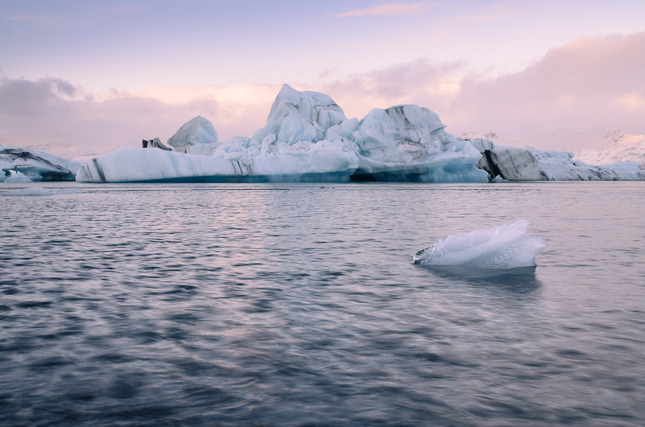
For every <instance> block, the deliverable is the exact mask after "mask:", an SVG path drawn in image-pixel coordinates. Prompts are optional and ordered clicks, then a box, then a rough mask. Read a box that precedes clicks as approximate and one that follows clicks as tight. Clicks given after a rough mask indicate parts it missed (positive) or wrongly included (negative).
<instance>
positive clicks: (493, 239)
mask: <svg viewBox="0 0 645 427" xmlns="http://www.w3.org/2000/svg"><path fill="white" fill-rule="evenodd" d="M528 227H529V222H528V221H526V220H520V221H516V222H512V223H509V224H504V225H500V226H497V227H493V228H489V229H486V230H476V231H472V232H470V233H465V234H453V235H452V236H448V237H444V238H443V239H441V240H439V241H438V242H436V243H435V244H433V245H432V246H430V247H429V248H426V249H423V250H421V251H419V252H417V253H416V255H415V256H414V263H415V264H419V265H423V266H460V267H464V268H467V269H486V270H508V269H515V268H522V267H533V266H535V257H536V256H537V255H538V254H539V253H540V252H541V251H542V249H544V248H545V246H546V245H545V243H544V240H543V239H542V237H540V236H530V235H528V234H527V232H526V230H527V229H528Z"/></svg>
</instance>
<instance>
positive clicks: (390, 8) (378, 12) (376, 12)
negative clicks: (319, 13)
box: [336, 1, 427, 18]
mask: <svg viewBox="0 0 645 427" xmlns="http://www.w3.org/2000/svg"><path fill="white" fill-rule="evenodd" d="M426 3H427V2H425V1H420V2H415V3H401V2H396V3H384V4H380V5H378V6H373V7H369V8H365V9H358V10H349V11H347V12H343V13H339V14H338V15H336V17H338V18H351V17H357V16H401V15H412V14H414V13H417V12H419V11H421V10H423V8H424V7H425V6H426Z"/></svg>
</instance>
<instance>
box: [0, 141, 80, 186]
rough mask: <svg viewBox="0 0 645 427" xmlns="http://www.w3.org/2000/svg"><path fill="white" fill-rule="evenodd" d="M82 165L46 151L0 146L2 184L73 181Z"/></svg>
mask: <svg viewBox="0 0 645 427" xmlns="http://www.w3.org/2000/svg"><path fill="white" fill-rule="evenodd" d="M82 165H83V164H82V163H80V162H76V161H73V160H69V159H65V158H63V157H59V156H56V155H54V154H51V153H47V152H44V151H38V150H30V149H28V148H22V147H12V146H7V145H2V144H0V182H2V181H7V180H8V181H9V182H12V181H13V182H28V181H26V179H29V181H73V180H74V178H75V176H76V171H77V170H78V169H79V168H80V167H81V166H82ZM25 178H26V179H25Z"/></svg>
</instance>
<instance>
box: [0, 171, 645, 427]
mask: <svg viewBox="0 0 645 427" xmlns="http://www.w3.org/2000/svg"><path fill="white" fill-rule="evenodd" d="M6 189H9V187H6ZM10 189H11V190H15V189H16V187H15V186H13V187H11V188H10ZM64 189H67V190H72V191H60V190H64ZM643 189H644V187H643V184H642V183H576V184H575V185H574V184H553V183H534V184H509V185H479V184H478V185H416V184H411V185H380V184H379V185H355V184H350V185H334V186H327V185H325V186H320V185H269V184H258V185H249V184H244V185H221V184H212V185H211V184H193V185H163V186H162V185H120V186H117V185H101V186H99V185H77V184H55V185H52V186H51V188H50V189H49V190H51V191H50V192H51V193H54V194H52V195H50V196H48V197H20V196H18V197H15V196H14V197H3V196H2V192H3V191H4V190H5V187H0V201H2V202H3V203H4V205H3V206H7V208H6V209H2V210H0V223H1V224H3V225H2V228H0V420H2V421H0V424H6V425H31V424H50V423H51V424H74V425H77V424H80V425H96V424H142V425H159V424H161V425H164V424H182V425H185V424H197V425H199V424H208V425H222V424H223V425H227V424H228V425H238V424H262V425H264V424H268V425H302V424H316V423H320V424H350V425H355V424H367V425H374V424H397V425H400V424H404V425H418V424H432V425H553V424H574V425H590V424H591V425H621V424H624V425H635V424H638V423H639V422H640V421H642V420H643V419H644V418H645V412H644V410H643V408H645V398H644V396H645V380H644V378H645V364H643V363H642V354H643V352H645V340H644V339H643V337H644V336H645V323H644V322H643V315H644V314H645V312H644V311H643V308H642V301H643V300H645V298H644V297H645V295H644V293H645V288H644V287H643V278H644V277H645V266H644V264H643V263H642V260H643V259H645V256H644V255H645V254H644V253H643V248H644V247H645V245H644V243H645V225H644V224H643V222H642V218H643V217H645V200H643V198H644V197H645V191H643ZM77 190H80V191H77ZM491 200H494V201H495V203H491ZM598 200H604V201H605V203H602V204H599V203H598ZM516 219H527V220H529V221H530V222H531V231H532V232H535V233H537V234H540V235H542V236H543V238H544V239H545V241H546V242H547V249H546V250H545V251H544V252H543V253H542V254H540V255H539V256H538V259H537V262H538V267H537V268H536V269H531V270H530V271H512V272H508V271H506V272H503V274H495V275H481V274H479V273H481V272H470V271H468V272H465V271H463V270H462V271H459V270H458V271H445V270H444V271H441V270H436V269H433V270H429V269H426V268H421V267H418V266H415V265H413V264H412V263H411V262H410V260H411V257H412V255H413V254H414V252H415V251H416V249H418V248H419V247H424V246H425V245H427V242H430V241H436V240H437V239H438V238H440V237H442V236H446V235H450V234H454V233H460V232H467V231H471V230H473V229H478V228H486V227H492V226H495V225H499V224H502V223H507V222H510V221H513V220H516ZM509 273H512V274H509Z"/></svg>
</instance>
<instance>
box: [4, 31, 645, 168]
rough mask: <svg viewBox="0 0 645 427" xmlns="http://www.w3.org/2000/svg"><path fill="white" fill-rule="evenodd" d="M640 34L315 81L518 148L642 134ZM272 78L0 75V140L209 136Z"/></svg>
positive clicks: (234, 125)
mask: <svg viewBox="0 0 645 427" xmlns="http://www.w3.org/2000/svg"><path fill="white" fill-rule="evenodd" d="M641 52H645V32H640V33H635V34H631V35H628V36H594V37H587V38H580V39H576V40H573V41H571V42H570V43H568V44H566V45H564V46H562V47H559V48H556V49H552V50H551V51H549V52H548V53H547V54H546V55H545V56H544V57H543V58H541V59H540V60H539V61H537V62H535V63H534V64H533V65H531V66H529V67H528V68H526V69H524V70H523V71H520V72H518V73H514V74H507V75H501V76H496V77H486V78H484V77H482V73H479V74H478V73H474V72H472V71H470V70H469V69H468V65H467V64H465V63H461V62H454V63H436V62H433V61H431V60H427V59H423V60H418V61H415V62H411V63H406V64H399V65H395V66H392V67H389V68H387V69H382V70H375V71H371V72H368V73H362V74H359V75H356V76H354V77H352V78H350V79H347V80H343V81H333V82H327V83H323V84H319V85H316V86H312V85H306V86H303V85H298V84H297V82H287V83H290V84H292V85H293V86H295V87H296V88H297V89H299V90H317V91H321V92H324V93H327V94H328V95H330V96H331V97H332V98H334V99H335V100H336V101H337V102H338V103H339V105H341V107H343V109H344V110H345V112H346V115H347V116H348V117H358V118H361V117H363V116H364V115H365V114H366V113H367V112H369V110H370V109H371V108H374V107H379V108H386V107H389V106H392V105H397V104H408V103H413V104H419V105H422V106H424V107H428V108H430V109H432V110H434V111H436V112H437V113H438V114H439V115H440V117H441V119H442V121H443V122H444V123H445V124H446V125H447V126H448V131H449V132H451V133H453V134H455V135H460V134H461V133H462V132H468V131H476V132H480V133H487V132H491V131H492V132H495V133H497V134H498V135H500V137H502V138H503V139H504V142H509V143H511V144H513V145H518V146H534V147H536V148H544V149H560V150H570V151H576V150H581V149H585V148H594V145H597V144H599V143H600V142H601V141H602V136H603V135H604V134H605V133H607V132H609V131H612V130H616V129H621V130H623V131H625V132H627V133H630V134H644V133H645V79H644V78H643V76H644V75H645V55H641V54H640V53H641ZM279 87H280V85H232V86H198V87H175V88H169V87H167V88H152V89H148V90H146V91H142V92H141V93H138V94H125V93H111V94H108V95H103V96H100V97H99V96H95V95H92V94H87V93H85V92H84V91H83V89H82V88H80V87H78V86H76V85H74V84H71V83H69V82H67V81H65V80H62V79H58V78H43V79H40V80H37V81H28V80H24V79H7V78H4V79H0V142H2V143H4V144H7V145H19V146H24V147H29V148H36V149H44V150H47V151H51V152H53V153H55V154H59V155H64V156H67V157H79V156H87V155H93V154H100V153H105V152H108V151H111V150H113V149H115V148H119V147H125V146H130V147H132V146H138V144H140V140H141V139H142V138H153V137H159V138H161V139H162V140H166V139H168V138H169V137H170V136H171V135H172V134H173V133H174V132H175V131H176V130H177V129H178V128H179V127H180V126H181V125H182V124H183V123H185V122H186V121H188V120H189V119H190V118H192V117H194V116H196V115H202V116H204V117H207V118H208V119H209V120H211V121H212V122H213V123H214V125H215V128H216V129H217V131H218V133H219V135H220V139H228V138H230V137H232V136H236V135H246V136H250V135H251V134H252V133H253V132H254V131H255V130H256V129H258V128H259V127H261V126H263V125H264V122H265V120H266V115H267V113H268V111H269V108H270V106H271V103H272V102H273V98H274V97H275V95H276V94H277V93H278V90H279Z"/></svg>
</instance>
